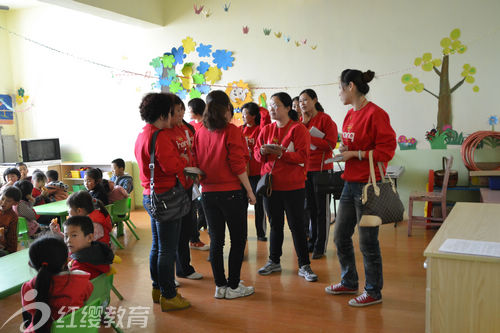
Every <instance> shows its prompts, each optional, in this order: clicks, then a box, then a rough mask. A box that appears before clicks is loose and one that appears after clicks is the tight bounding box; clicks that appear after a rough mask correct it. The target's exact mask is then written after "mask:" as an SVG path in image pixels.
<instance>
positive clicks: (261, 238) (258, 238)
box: [257, 236, 267, 242]
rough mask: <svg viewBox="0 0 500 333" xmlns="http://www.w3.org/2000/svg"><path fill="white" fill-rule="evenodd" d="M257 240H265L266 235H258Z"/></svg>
mask: <svg viewBox="0 0 500 333" xmlns="http://www.w3.org/2000/svg"><path fill="white" fill-rule="evenodd" d="M257 240H259V241H261V242H267V237H266V236H258V237H257Z"/></svg>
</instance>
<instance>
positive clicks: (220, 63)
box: [212, 50, 234, 70]
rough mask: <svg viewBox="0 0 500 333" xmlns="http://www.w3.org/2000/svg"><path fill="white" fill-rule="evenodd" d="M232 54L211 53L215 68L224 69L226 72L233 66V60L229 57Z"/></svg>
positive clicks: (226, 52) (219, 51)
mask: <svg viewBox="0 0 500 333" xmlns="http://www.w3.org/2000/svg"><path fill="white" fill-rule="evenodd" d="M232 54H233V53H232V52H230V51H226V50H217V51H215V52H214V53H212V56H213V57H214V63H215V64H217V67H219V68H224V70H227V69H228V68H229V67H232V66H233V61H234V58H233V57H231V55H232Z"/></svg>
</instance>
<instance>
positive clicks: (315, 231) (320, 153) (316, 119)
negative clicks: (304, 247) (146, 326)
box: [299, 89, 338, 259]
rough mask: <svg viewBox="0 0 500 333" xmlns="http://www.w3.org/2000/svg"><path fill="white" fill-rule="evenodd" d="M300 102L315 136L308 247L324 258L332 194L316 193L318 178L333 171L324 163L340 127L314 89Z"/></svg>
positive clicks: (308, 186) (308, 190) (309, 176)
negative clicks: (320, 102)
mask: <svg viewBox="0 0 500 333" xmlns="http://www.w3.org/2000/svg"><path fill="white" fill-rule="evenodd" d="M299 102H300V109H301V112H302V122H303V123H304V125H305V126H306V128H307V129H308V130H309V133H311V153H310V155H309V161H308V167H307V180H306V203H307V210H308V212H309V215H310V219H311V234H310V237H309V244H308V247H309V252H312V253H313V255H312V258H313V259H320V258H321V257H323V255H324V254H325V252H326V248H327V245H328V234H329V233H330V218H331V216H330V194H326V193H320V192H318V191H317V190H316V183H315V181H316V178H315V176H316V175H317V174H319V173H327V172H329V170H332V169H333V163H327V164H325V163H324V162H325V161H326V160H327V159H329V158H331V157H332V150H333V149H334V148H335V145H336V144H337V136H338V132H337V124H335V122H334V121H333V120H332V118H330V116H329V115H328V114H326V112H325V110H323V107H322V106H321V104H319V102H318V96H317V95H316V92H315V91H314V90H312V89H306V90H304V91H302V92H301V93H300V97H299ZM306 223H307V222H306Z"/></svg>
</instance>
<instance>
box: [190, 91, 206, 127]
mask: <svg viewBox="0 0 500 333" xmlns="http://www.w3.org/2000/svg"><path fill="white" fill-rule="evenodd" d="M205 107H206V104H205V101H203V100H202V99H201V98H193V99H192V100H190V101H189V102H188V109H189V116H190V117H191V119H193V120H192V121H190V122H189V124H191V126H193V127H194V129H195V131H197V130H199V129H200V127H201V126H203V122H202V118H203V111H205Z"/></svg>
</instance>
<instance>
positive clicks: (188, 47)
mask: <svg viewBox="0 0 500 333" xmlns="http://www.w3.org/2000/svg"><path fill="white" fill-rule="evenodd" d="M182 46H183V47H184V52H186V54H189V53H191V52H193V51H194V47H195V46H196V43H195V42H194V40H193V39H192V38H191V37H186V38H185V39H183V40H182Z"/></svg>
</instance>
